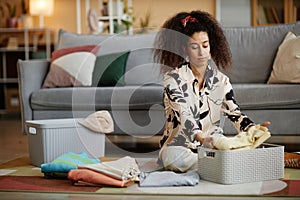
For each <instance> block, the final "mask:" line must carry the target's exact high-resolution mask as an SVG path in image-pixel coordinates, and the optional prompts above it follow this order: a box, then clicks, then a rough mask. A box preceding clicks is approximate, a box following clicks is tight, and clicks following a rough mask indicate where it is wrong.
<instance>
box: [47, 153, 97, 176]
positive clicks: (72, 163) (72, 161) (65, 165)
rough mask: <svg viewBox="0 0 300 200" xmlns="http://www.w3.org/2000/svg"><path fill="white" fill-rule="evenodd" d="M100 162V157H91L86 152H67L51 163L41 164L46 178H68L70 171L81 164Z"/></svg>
mask: <svg viewBox="0 0 300 200" xmlns="http://www.w3.org/2000/svg"><path fill="white" fill-rule="evenodd" d="M96 163H100V160H99V159H95V158H89V157H88V155H87V154H86V153H85V152H82V153H79V154H76V153H73V152H67V153H64V154H62V155H61V156H59V157H57V158H56V159H54V160H53V161H52V162H50V163H44V164H42V165H41V171H42V173H44V177H45V178H58V179H66V178H67V176H68V172H69V171H70V170H72V169H77V166H78V165H80V164H96Z"/></svg>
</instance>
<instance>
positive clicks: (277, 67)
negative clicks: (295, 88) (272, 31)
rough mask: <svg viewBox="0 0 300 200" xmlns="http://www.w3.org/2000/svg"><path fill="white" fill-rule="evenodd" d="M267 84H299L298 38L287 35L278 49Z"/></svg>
mask: <svg viewBox="0 0 300 200" xmlns="http://www.w3.org/2000/svg"><path fill="white" fill-rule="evenodd" d="M268 83H269V84H270V83H300V36H298V37H297V36H296V35H295V34H294V33H292V32H288V33H287V35H286V36H285V38H284V40H283V42H282V43H281V44H280V46H279V48H278V51H277V55H276V57H275V60H274V64H273V69H272V72H271V76H270V78H269V80H268Z"/></svg>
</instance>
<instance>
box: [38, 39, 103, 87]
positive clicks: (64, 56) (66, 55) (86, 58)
mask: <svg viewBox="0 0 300 200" xmlns="http://www.w3.org/2000/svg"><path fill="white" fill-rule="evenodd" d="M98 49H99V46H97V45H85V46H76V47H69V48H63V49H59V50H56V51H54V52H53V53H52V58H51V65H50V70H49V72H48V74H47V76H46V79H45V80H44V83H43V86H42V87H43V88H51V87H68V86H91V84H92V73H93V69H94V64H95V60H96V56H95V54H96V53H97V51H98Z"/></svg>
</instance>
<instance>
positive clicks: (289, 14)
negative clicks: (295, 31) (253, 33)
mask: <svg viewBox="0 0 300 200" xmlns="http://www.w3.org/2000/svg"><path fill="white" fill-rule="evenodd" d="M299 5H300V0H277V1H276V3H274V1H273V0H251V8H252V25H253V26H268V25H275V24H284V23H293V22H296V21H297V20H299V18H298V16H299V14H298V12H299Z"/></svg>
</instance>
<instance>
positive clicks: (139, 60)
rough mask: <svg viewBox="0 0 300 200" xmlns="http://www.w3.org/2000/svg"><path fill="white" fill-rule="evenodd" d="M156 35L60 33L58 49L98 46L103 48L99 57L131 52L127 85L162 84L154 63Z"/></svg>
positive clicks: (99, 52)
mask: <svg viewBox="0 0 300 200" xmlns="http://www.w3.org/2000/svg"><path fill="white" fill-rule="evenodd" d="M155 35H156V33H148V34H136V35H123V34H117V35H107V34H105V35H104V34H98V35H86V34H76V33H70V32H67V31H65V30H60V31H59V40H58V45H57V48H58V49H60V48H67V47H72V46H78V45H91V44H97V45H100V46H101V48H100V50H99V51H98V54H97V55H98V56H99V55H106V54H112V53H118V52H123V51H130V54H129V56H128V60H127V65H126V73H125V77H124V78H125V83H126V84H129V85H143V84H146V83H151V82H152V83H157V82H162V81H161V80H162V79H161V78H160V75H159V69H157V65H154V64H153V63H154V62H153V54H152V51H153V46H154V39H155Z"/></svg>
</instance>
